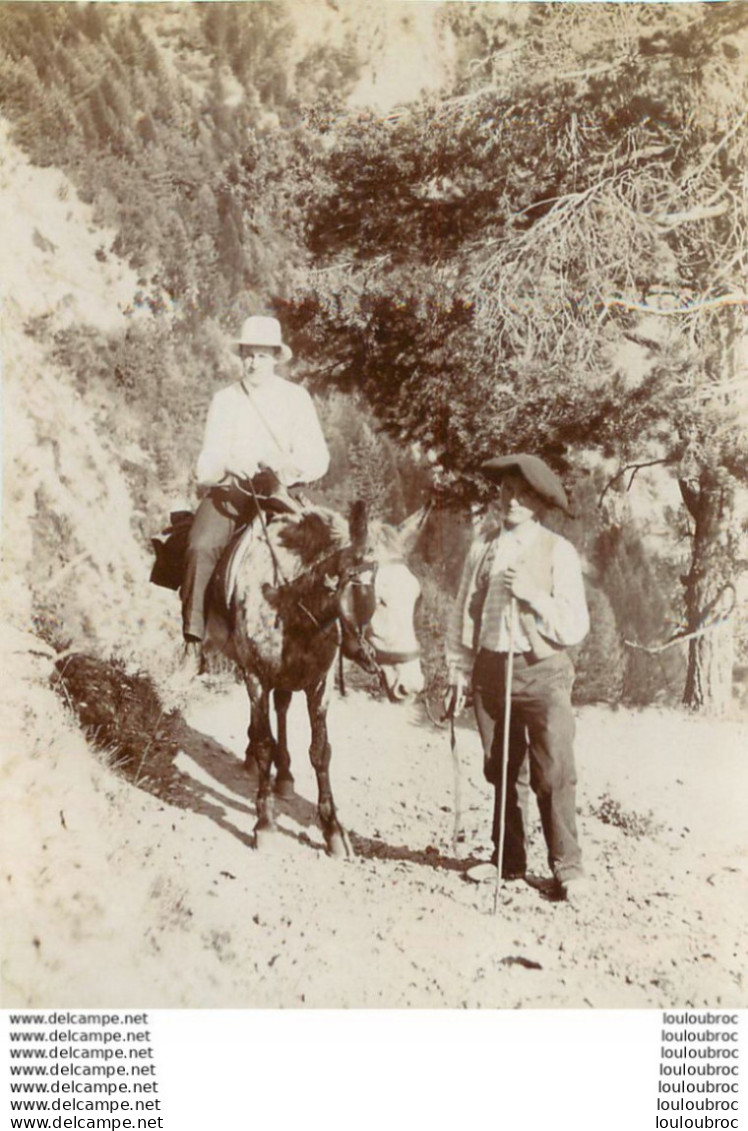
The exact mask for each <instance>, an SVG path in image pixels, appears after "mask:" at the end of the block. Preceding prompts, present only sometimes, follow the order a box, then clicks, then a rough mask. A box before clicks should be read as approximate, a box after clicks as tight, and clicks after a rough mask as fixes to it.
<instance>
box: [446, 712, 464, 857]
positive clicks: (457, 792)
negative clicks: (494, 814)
mask: <svg viewBox="0 0 748 1131" xmlns="http://www.w3.org/2000/svg"><path fill="white" fill-rule="evenodd" d="M449 749H450V751H451V754H452V774H453V781H454V802H455V815H454V824H453V826H452V855H453V856H454V858H455V860H456V859H457V842H458V839H459V835H460V823H461V821H462V816H461V812H460V811H461V808H462V799H461V794H462V790H461V787H460V757H459V755H458V753H457V737H456V735H455V713H454V711H452V712H451V714H450V716H449Z"/></svg>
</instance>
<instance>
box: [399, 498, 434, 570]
mask: <svg viewBox="0 0 748 1131" xmlns="http://www.w3.org/2000/svg"><path fill="white" fill-rule="evenodd" d="M432 507H433V504H432V503H427V504H426V505H425V506H423V507H420V508H419V509H418V510H417V511H414V512H413V514H411V515H408V517H407V518H406V519H405V520H404V521H403V522H401V523H400V525H399V526H398V528H397V540H398V543H399V545H400V550H401V552H402V555H403V557H404V558H407V556H408V554H410V553H412V551H413V548H414V547H415V544H416V542H417V541H418V538H419V536H420V534H421V531H422V530H423V528H424V526H425V524H426V519H427V518H428V516H429V515H430V514H431V510H432Z"/></svg>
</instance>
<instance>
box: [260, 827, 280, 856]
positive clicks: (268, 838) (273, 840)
mask: <svg viewBox="0 0 748 1131" xmlns="http://www.w3.org/2000/svg"><path fill="white" fill-rule="evenodd" d="M277 843H278V830H277V829H273V828H271V827H270V826H269V825H268V826H266V827H265V828H264V829H255V848H256V849H257V850H258V851H262V850H263V849H268V848H273V847H274V846H275V845H276V844H277Z"/></svg>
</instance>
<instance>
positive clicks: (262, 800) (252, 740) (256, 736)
mask: <svg viewBox="0 0 748 1131" xmlns="http://www.w3.org/2000/svg"><path fill="white" fill-rule="evenodd" d="M246 684H247V691H248V693H249V701H250V712H249V745H248V746H247V759H246V760H247V765H251V764H252V763H253V762H254V763H256V764H257V800H256V808H257V822H256V824H255V839H256V842H257V846H258V848H259V846H260V839H261V835H262V833H268V832H273V831H274V830H275V827H276V826H275V814H274V812H273V793H272V790H271V787H270V769H271V766H272V762H273V748H274V745H275V743H274V741H273V733H272V731H271V729H270V693H269V691H267V690H266V689H265V688H264V687H263V686H262V684H261V683H260V681H259V680H258V679H257V678H256V677H255V676H247V677H246Z"/></svg>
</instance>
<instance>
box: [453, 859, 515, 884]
mask: <svg viewBox="0 0 748 1131" xmlns="http://www.w3.org/2000/svg"><path fill="white" fill-rule="evenodd" d="M501 878H502V880H504V881H509V882H511V881H512V880H524V878H525V873H524V872H511V871H509V870H508V869H507V868H504V869H503V871H502V874H501ZM465 879H467V880H472V882H473V883H475V884H483V883H489V882H492V883H495V882H496V864H495V862H494V863H491V862H487V863H485V864H474V865H473V867H472V868H468V870H467V871H466V872H465Z"/></svg>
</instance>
